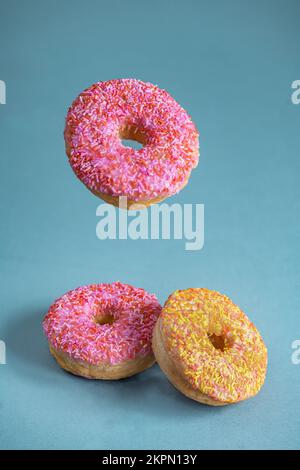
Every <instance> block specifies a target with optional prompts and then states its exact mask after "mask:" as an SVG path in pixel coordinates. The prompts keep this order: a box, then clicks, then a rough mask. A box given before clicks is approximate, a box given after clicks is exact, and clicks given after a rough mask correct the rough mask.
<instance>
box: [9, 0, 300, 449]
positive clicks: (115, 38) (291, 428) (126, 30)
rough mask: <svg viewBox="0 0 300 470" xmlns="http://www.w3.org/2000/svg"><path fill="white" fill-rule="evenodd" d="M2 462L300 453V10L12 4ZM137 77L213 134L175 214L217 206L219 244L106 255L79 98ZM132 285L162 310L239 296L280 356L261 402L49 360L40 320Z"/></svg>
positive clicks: (242, 4) (113, 246) (211, 211)
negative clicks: (8, 453) (171, 301)
mask: <svg viewBox="0 0 300 470" xmlns="http://www.w3.org/2000/svg"><path fill="white" fill-rule="evenodd" d="M0 9H1V11H0V41H1V53H0V78H1V79H2V80H5V82H6V85H7V104H6V105H1V106H0V152H1V159H0V177H1V185H0V191H1V197H0V204H1V220H0V223H1V247H0V250H1V266H0V268H1V276H2V279H1V304H0V305H1V311H0V339H2V340H4V341H5V342H6V346H7V364H6V365H0V381H1V386H0V420H1V421H0V427H1V429H0V433H1V440H0V446H1V448H4V449H6V448H25V449H31V448H49V449H61V448H69V449H92V448H93V449H105V448H110V449H117V448H121V449H124V448H132V449H138V448H148V449H151V448H157V449H168V448H178V449H188V448H198V449H208V448H217V449H220V448H223V449H229V448H230V449H231V448H235V449H252V448H259V449H260V448H273V449H275V448H299V442H300V407H299V398H300V365H299V366H296V365H293V364H292V362H291V354H292V349H291V342H292V341H293V340H294V339H299V337H300V298H299V292H300V290H299V274H300V273H299V261H300V256H299V244H300V233H299V209H300V207H299V206H300V202H299V201H300V185H299V171H300V158H299V156H300V155H299V149H300V133H299V124H300V105H299V106H297V105H293V104H292V102H291V93H292V90H291V83H292V82H293V81H294V80H296V79H300V69H299V57H300V24H299V21H300V20H299V18H300V16H299V15H300V2H299V1H297V0H295V1H293V0H289V1H287V0H282V1H271V0H270V1H266V0H263V1H244V0H240V1H237V0H236V1H226V2H224V1H213V0H207V1H196V0H195V1H192V0H187V1H173V2H169V1H166V0H153V1H151V2H145V1H133V0H129V1H127V2H123V1H117V0H110V1H109V2H108V1H94V0H86V1H74V0H72V1H69V0H64V1H56V0H52V1H47V2H46V1H44V2H39V1H30V0H27V1H26V2H25V1H16V0H4V1H3V0H1V4H0ZM119 77H135V78H139V79H142V80H145V81H150V82H153V83H155V84H157V85H158V86H160V87H161V88H165V89H167V90H168V91H169V92H170V93H171V94H172V95H173V96H174V97H175V99H176V100H177V101H178V102H179V103H180V104H181V105H182V106H183V107H185V108H186V109H187V110H188V112H189V113H190V114H191V116H192V118H193V120H194V121H195V123H196V125H197V127H198V128H199V130H200V133H201V161H200V164H199V166H198V168H197V169H196V170H195V171H194V172H193V174H192V177H191V179H190V182H189V184H188V186H187V187H186V188H185V189H184V190H183V191H182V192H180V193H179V194H178V195H177V196H176V197H173V198H172V199H169V202H171V201H172V202H179V203H204V204H205V246H204V248H203V250H201V251H196V252H192V251H185V250H184V241H180V240H176V241H172V240H170V241H164V240H161V241H156V240H153V241H151V240H149V241H147V240H146V241H145V240H139V241H131V240H127V241H118V240H111V241H100V240H99V239H97V237H96V232H95V230H96V223H97V218H96V207H97V206H98V204H99V203H100V202H101V201H100V200H98V199H97V198H95V197H94V196H93V195H92V194H90V192H89V191H87V190H86V189H85V187H84V186H83V185H82V184H81V183H80V182H79V181H78V180H77V179H76V178H75V176H74V175H73V173H72V171H71V169H70V167H69V164H68V162H67V158H66V156H65V152H64V142H63V127H64V118H65V114H66V111H67V108H68V106H69V105H70V103H71V102H72V100H73V99H74V98H75V97H76V96H77V94H78V93H79V92H80V91H82V90H83V89H84V88H86V87H87V86H89V85H91V84H92V83H94V82H96V81H99V80H108V79H111V78H119ZM115 280H120V281H123V282H127V283H131V284H133V285H136V286H140V287H144V288H145V289H147V290H148V291H150V292H154V293H156V294H157V295H158V296H159V299H160V300H161V302H164V301H165V299H166V297H167V296H168V295H169V293H171V292H172V291H173V290H175V289H177V288H187V287H191V286H206V287H208V288H211V289H216V290H219V291H221V292H223V293H226V294H227V295H229V296H230V297H232V298H233V300H234V301H235V302H236V303H238V304H239V305H240V306H241V307H242V308H243V309H244V310H245V311H246V313H247V314H248V315H249V316H250V318H251V319H252V320H253V321H254V322H255V324H256V325H257V327H258V328H259V329H260V331H261V333H262V335H263V337H264V339H265V341H266V343H267V345H268V348H269V369H268V375H267V380H266V383H265V386H264V387H263V389H262V391H261V393H260V394H259V395H258V396H257V397H255V398H254V399H251V400H249V401H247V402H244V403H240V404H237V405H232V406H228V407H223V408H217V409H215V408H209V407H207V406H202V405H200V404H197V403H196V402H193V401H191V400H188V399H187V398H185V397H184V396H182V395H180V394H179V393H178V392H177V391H176V390H175V389H174V388H173V387H172V386H171V385H170V384H169V383H168V381H167V380H166V378H165V377H164V375H163V374H162V373H161V372H160V370H159V368H158V366H155V367H153V368H152V369H151V370H149V371H147V372H145V373H143V374H140V375H138V376H136V377H134V378H131V379H128V380H123V381H119V382H101V381H87V380H84V379H81V378H77V377H74V376H72V375H70V374H67V373H65V372H64V371H62V370H61V369H60V368H59V367H58V366H57V364H56V363H55V362H54V360H53V359H52V358H51V357H50V355H49V353H48V349H47V342H46V339H45V338H44V337H43V334H42V330H41V321H42V318H43V316H44V314H45V313H46V311H47V309H48V307H49V305H50V304H51V303H52V301H53V300H54V299H55V298H56V297H58V296H60V295H62V294H63V293H64V292H66V291H67V290H69V289H72V288H75V287H77V286H79V285H82V284H89V283H93V282H111V281H115Z"/></svg>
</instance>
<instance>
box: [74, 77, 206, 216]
mask: <svg viewBox="0 0 300 470" xmlns="http://www.w3.org/2000/svg"><path fill="white" fill-rule="evenodd" d="M122 139H123V140H124V139H130V140H135V141H138V142H140V143H141V144H142V145H143V147H142V148H141V149H138V150H136V149H133V148H130V147H127V146H124V145H123V144H122ZM65 143H66V152H67V155H68V157H69V161H70V164H71V166H72V168H73V170H74V172H75V174H76V175H77V177H78V178H79V179H80V180H81V181H82V182H83V183H84V184H85V185H86V186H87V188H88V189H90V190H91V191H92V192H93V193H94V194H95V195H97V196H99V197H100V198H102V199H103V200H105V201H106V202H108V203H110V204H113V205H116V206H118V205H119V197H120V196H126V198H127V208H128V209H130V207H131V206H132V205H133V204H136V203H139V204H142V205H143V206H149V205H150V204H153V203H156V202H159V201H162V200H163V199H165V198H166V197H168V196H171V195H173V194H175V193H177V192H178V191H180V190H181V189H182V188H183V187H184V186H185V185H186V183H187V181H188V178H189V176H190V173H191V171H192V169H193V168H195V167H196V165H197V163H198V157H199V142H198V132H197V129H196V127H195V125H194V124H193V122H192V121H191V118H190V117H189V115H188V114H187V113H186V111H185V110H184V109H183V108H181V106H180V105H179V104H178V103H177V102H176V101H175V100H174V99H173V98H172V97H171V96H170V95H169V94H168V93H167V92H166V91H165V90H161V89H159V88H158V87H156V86H154V85H152V84H151V83H144V82H142V81H140V80H134V79H119V80H110V81H108V82H99V83H96V84H94V85H92V86H91V87H90V88H88V89H87V90H85V91H84V92H83V93H81V94H80V95H79V96H78V98H77V99H76V100H75V101H74V102H73V104H72V106H71V107H70V109H69V111H68V114H67V118H66V127H65Z"/></svg>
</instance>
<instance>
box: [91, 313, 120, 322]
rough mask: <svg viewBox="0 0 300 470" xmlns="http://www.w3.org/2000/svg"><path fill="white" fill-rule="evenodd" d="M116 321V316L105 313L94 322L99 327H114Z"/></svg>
mask: <svg viewBox="0 0 300 470" xmlns="http://www.w3.org/2000/svg"><path fill="white" fill-rule="evenodd" d="M114 321H115V318H114V316H113V315H112V314H111V313H109V312H107V313H103V314H102V315H97V316H96V317H95V318H94V322H95V323H97V325H112V324H113V323H114Z"/></svg>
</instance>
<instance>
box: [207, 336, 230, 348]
mask: <svg viewBox="0 0 300 470" xmlns="http://www.w3.org/2000/svg"><path fill="white" fill-rule="evenodd" d="M207 336H208V339H209V341H210V342H211V344H212V345H213V347H214V348H215V349H219V350H220V351H224V349H225V347H226V346H227V344H226V343H227V341H226V337H225V335H216V334H215V333H212V334H209V333H207Z"/></svg>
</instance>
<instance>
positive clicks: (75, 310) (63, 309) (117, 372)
mask: <svg viewBox="0 0 300 470" xmlns="http://www.w3.org/2000/svg"><path fill="white" fill-rule="evenodd" d="M160 312H161V306H160V305H159V303H158V300H157V298H156V297H155V295H152V294H148V293H147V292H146V291H144V289H139V288H135V287H132V286H129V285H127V284H121V283H120V282H115V283H113V284H93V285H89V286H84V287H79V288H78V289H75V290H72V291H70V292H68V293H67V294H65V295H63V296H62V297H61V298H59V299H58V300H56V301H55V302H54V304H53V305H52V306H51V307H50V309H49V312H48V314H47V315H46V317H45V319H44V322H43V328H44V332H45V334H46V336H47V338H48V342H49V348H50V352H51V353H52V355H53V356H54V357H55V359H56V360H57V362H58V364H59V365H60V366H61V367H62V368H63V369H66V370H67V371H69V372H72V373H73V374H76V375H81V376H82V377H86V378H90V379H121V378H124V377H129V376H131V375H134V374H137V373H138V372H141V371H143V370H144V369H147V368H148V367H150V366H152V364H153V363H154V362H155V358H154V355H153V352H152V348H151V339H152V333H153V327H154V324H155V322H156V320H157V317H158V316H159V314H160Z"/></svg>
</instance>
